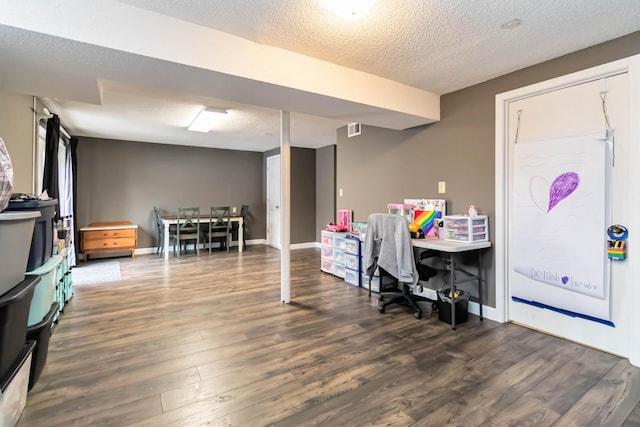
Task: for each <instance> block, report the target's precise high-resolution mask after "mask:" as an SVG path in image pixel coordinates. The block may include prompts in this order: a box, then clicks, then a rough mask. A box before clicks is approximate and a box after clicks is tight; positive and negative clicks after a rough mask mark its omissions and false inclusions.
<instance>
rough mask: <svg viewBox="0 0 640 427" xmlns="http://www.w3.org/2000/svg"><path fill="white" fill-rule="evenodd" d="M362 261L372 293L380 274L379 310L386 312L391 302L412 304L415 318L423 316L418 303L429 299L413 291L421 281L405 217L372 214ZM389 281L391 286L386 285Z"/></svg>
mask: <svg viewBox="0 0 640 427" xmlns="http://www.w3.org/2000/svg"><path fill="white" fill-rule="evenodd" d="M363 262H364V268H365V271H366V273H367V275H368V276H369V296H371V288H372V287H373V286H372V285H373V278H374V275H375V274H376V272H377V273H378V276H379V281H380V296H379V297H378V311H379V312H380V313H384V312H385V309H386V308H387V306H389V305H391V304H401V305H405V306H409V307H411V308H412V309H413V315H414V316H415V318H416V319H421V318H422V309H421V308H420V307H419V306H418V304H417V303H418V301H428V300H427V299H426V298H422V297H419V296H417V295H413V294H412V292H411V287H412V286H415V285H416V284H417V283H418V278H419V273H418V271H417V269H416V263H415V259H414V256H413V247H412V245H411V235H410V234H409V227H408V223H407V220H406V219H405V218H404V217H402V216H400V215H391V214H371V215H369V219H368V220H367V234H366V237H365V243H364V259H363ZM385 278H386V279H391V280H385ZM387 282H389V285H386V283H387Z"/></svg>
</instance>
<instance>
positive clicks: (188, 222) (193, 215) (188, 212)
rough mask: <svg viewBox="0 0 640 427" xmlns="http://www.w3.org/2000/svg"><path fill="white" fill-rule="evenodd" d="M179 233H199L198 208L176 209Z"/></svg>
mask: <svg viewBox="0 0 640 427" xmlns="http://www.w3.org/2000/svg"><path fill="white" fill-rule="evenodd" d="M180 233H200V208H178V234H180Z"/></svg>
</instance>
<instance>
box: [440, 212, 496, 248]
mask: <svg viewBox="0 0 640 427" xmlns="http://www.w3.org/2000/svg"><path fill="white" fill-rule="evenodd" d="M443 221H444V239H445V240H451V241H454V242H469V243H472V242H486V241H488V240H489V220H488V217H487V216H486V215H478V216H476V217H469V216H464V215H455V216H452V215H445V216H444V218H443Z"/></svg>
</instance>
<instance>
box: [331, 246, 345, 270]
mask: <svg viewBox="0 0 640 427" xmlns="http://www.w3.org/2000/svg"><path fill="white" fill-rule="evenodd" d="M333 263H334V264H337V265H341V266H343V267H344V250H340V249H336V248H334V249H333Z"/></svg>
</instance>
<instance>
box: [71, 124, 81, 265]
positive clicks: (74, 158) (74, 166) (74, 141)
mask: <svg viewBox="0 0 640 427" xmlns="http://www.w3.org/2000/svg"><path fill="white" fill-rule="evenodd" d="M69 147H70V148H71V171H72V173H73V178H72V185H73V190H72V193H73V224H72V227H73V236H74V238H75V236H79V234H78V224H77V221H76V220H75V219H76V218H77V217H78V202H77V200H78V153H77V150H78V138H76V137H75V136H72V137H71V140H70V141H69ZM79 247H80V245H74V249H75V253H76V257H75V259H78V250H79Z"/></svg>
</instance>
